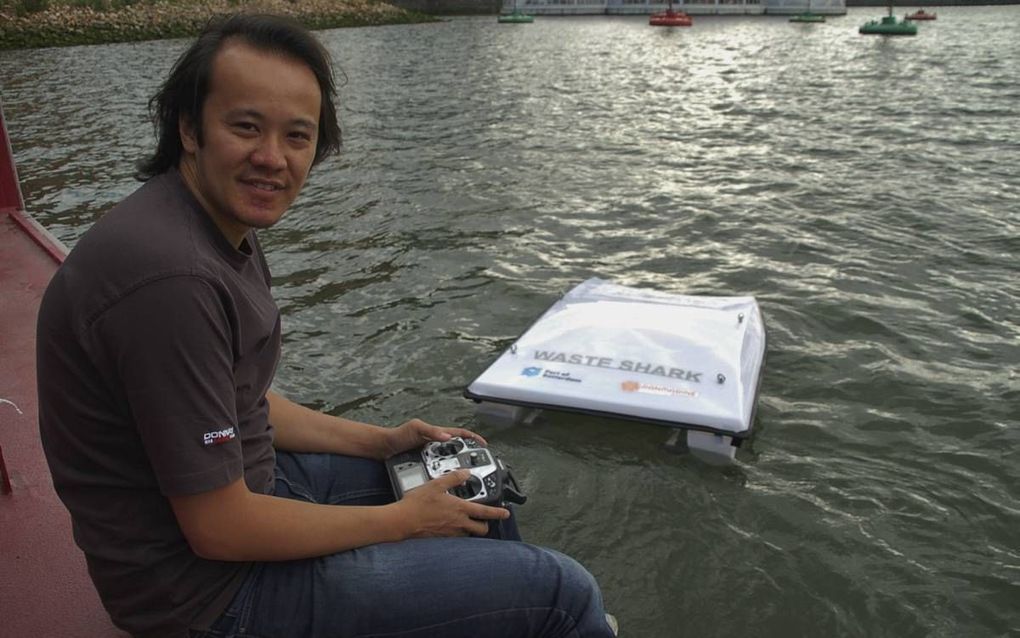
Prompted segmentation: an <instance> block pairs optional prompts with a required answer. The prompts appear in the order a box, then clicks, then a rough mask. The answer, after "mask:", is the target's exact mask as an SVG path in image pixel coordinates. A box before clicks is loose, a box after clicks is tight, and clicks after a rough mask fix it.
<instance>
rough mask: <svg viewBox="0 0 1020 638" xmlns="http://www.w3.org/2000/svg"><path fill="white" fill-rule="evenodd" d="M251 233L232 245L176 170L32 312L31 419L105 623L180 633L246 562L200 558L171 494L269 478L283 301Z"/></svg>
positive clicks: (214, 605) (139, 631)
mask: <svg viewBox="0 0 1020 638" xmlns="http://www.w3.org/2000/svg"><path fill="white" fill-rule="evenodd" d="M269 286H270V275H269V269H268V267H267V265H266V262H265V258H264V256H263V254H262V250H261V248H260V247H259V245H258V241H257V239H256V238H255V234H254V232H249V233H248V235H247V237H246V239H245V241H244V242H243V243H242V245H241V249H240V250H238V249H235V248H234V247H233V246H232V245H231V244H230V243H229V242H228V241H227V240H226V238H225V237H224V236H223V234H222V233H221V232H220V231H219V229H218V228H217V227H216V226H215V224H214V223H213V221H212V220H211V218H210V217H209V216H208V215H207V214H206V213H205V212H204V211H203V210H202V208H201V206H200V205H199V203H198V201H197V200H196V199H195V198H194V197H193V196H192V194H191V193H190V191H188V189H187V188H186V186H185V185H184V183H183V181H182V180H181V177H180V174H179V173H178V172H177V171H171V172H169V173H165V174H163V175H160V176H157V177H155V178H152V179H150V180H149V181H148V182H146V183H145V184H144V185H143V186H142V187H141V188H139V189H138V190H137V191H135V192H134V193H133V194H132V195H130V196H129V197H128V198H127V199H125V200H124V201H123V202H122V203H120V204H119V205H117V206H116V207H114V208H113V209H112V210H111V211H110V212H109V213H107V214H106V215H104V216H103V217H102V218H101V219H100V220H99V221H98V222H96V224H95V225H94V226H93V227H92V228H91V229H89V231H88V232H86V233H85V235H84V236H82V238H81V240H80V241H79V242H78V244H77V245H76V246H75V248H74V250H72V251H71V254H70V255H69V256H68V257H67V260H66V261H65V263H64V264H63V265H62V266H61V267H60V268H59V269H58V270H57V273H56V275H55V276H54V277H53V280H52V281H51V283H50V284H49V287H48V288H47V290H46V294H45V295H44V297H43V301H42V305H41V308H40V311H39V331H38V346H37V350H38V380H39V421H40V430H41V434H42V441H43V448H44V450H45V452H46V458H47V460H48V462H49V466H50V471H51V472H52V474H53V483H54V486H55V488H56V490H57V494H58V495H59V496H60V498H61V500H62V501H63V502H64V504H65V505H66V506H67V509H68V510H69V511H70V513H71V519H72V526H73V530H74V537H75V541H76V542H77V543H78V546H79V547H81V549H82V550H83V551H84V552H85V556H86V559H87V562H88V567H89V573H90V575H91V577H92V580H93V582H94V583H95V585H96V589H97V590H98V592H99V595H100V598H101V599H102V600H103V604H104V605H105V606H106V609H107V611H109V613H110V615H111V617H112V618H113V620H114V622H115V624H117V625H118V626H119V627H121V628H123V629H125V630H127V631H129V632H131V633H132V634H134V635H136V636H144V637H146V638H149V637H153V638H156V637H158V638H164V637H171V636H172V637H177V636H186V635H187V629H188V627H196V628H198V627H204V626H205V625H206V624H207V623H209V622H210V621H211V620H213V619H214V618H215V617H216V616H218V615H219V614H220V613H221V612H222V611H223V609H224V608H225V607H226V605H227V604H228V603H229V601H230V598H231V597H232V596H233V594H234V593H235V591H236V589H237V588H238V587H239V586H240V583H241V581H242V580H243V578H244V575H245V573H246V572H247V570H248V568H249V564H247V563H233V562H220V561H210V560H205V559H202V558H199V557H198V556H196V555H195V554H194V553H193V552H192V551H191V548H190V547H189V546H188V543H187V541H186V540H185V538H184V536H183V534H182V533H181V531H180V528H179V527H178V525H177V520H176V518H175V517H174V514H173V511H172V509H171V507H170V503H169V501H168V500H167V498H166V497H167V496H175V495H187V494H197V493H201V492H206V491H210V490H213V489H217V488H220V487H224V486H226V485H228V484H229V483H231V482H233V481H236V480H238V479H239V478H241V477H242V476H243V477H244V479H245V482H246V483H247V485H248V487H249V488H250V489H251V490H252V491H255V492H260V493H269V492H270V491H271V489H272V475H273V468H274V465H275V455H274V452H273V448H272V439H273V433H272V428H271V426H270V425H269V420H268V415H269V407H268V404H267V402H266V399H265V395H266V392H267V391H268V389H269V386H270V383H271V381H272V378H273V374H274V372H275V369H276V365H277V362H278V360H279V351H280V313H279V310H278V308H277V306H276V304H275V302H274V301H273V298H272V296H271V294H270V290H269Z"/></svg>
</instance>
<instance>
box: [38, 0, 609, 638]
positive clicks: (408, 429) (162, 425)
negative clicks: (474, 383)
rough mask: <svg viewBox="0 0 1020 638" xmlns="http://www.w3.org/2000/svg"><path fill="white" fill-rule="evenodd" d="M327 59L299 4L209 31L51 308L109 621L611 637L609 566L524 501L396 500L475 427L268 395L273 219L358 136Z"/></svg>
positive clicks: (43, 413) (46, 335)
mask: <svg viewBox="0 0 1020 638" xmlns="http://www.w3.org/2000/svg"><path fill="white" fill-rule="evenodd" d="M333 100H334V87H333V80H332V70H331V68H330V63H329V58H328V56H327V54H326V52H325V51H324V49H323V48H322V46H321V45H320V44H319V43H318V41H317V40H316V39H315V38H314V37H313V36H312V35H311V34H309V33H308V32H307V31H305V30H303V29H302V28H300V27H298V26H296V25H294V24H293V23H291V22H289V21H286V20H283V19H281V18H276V17H270V16H256V15H246V16H235V17H232V18H229V19H226V20H223V21H220V22H216V23H214V24H211V25H210V26H209V27H208V28H207V29H206V30H205V31H204V32H203V33H202V34H201V35H200V36H199V38H198V39H197V40H196V42H195V43H194V44H193V45H192V46H191V47H190V48H189V49H188V50H187V51H185V53H184V54H183V55H182V56H181V58H180V59H179V60H178V61H177V63H176V65H175V66H174V68H173V69H172V71H171V73H170V76H169V77H168V79H167V81H166V82H165V83H164V84H163V86H162V87H161V89H160V91H159V93H158V94H157V95H156V96H155V97H154V98H153V101H152V104H151V106H152V107H153V111H154V113H155V120H156V125H157V133H158V140H157V148H156V151H155V153H154V154H153V156H152V157H151V158H149V159H148V160H147V161H146V162H145V163H144V164H143V165H142V167H141V177H142V179H143V181H144V182H145V183H144V185H143V186H142V187H141V188H139V189H138V190H137V191H136V192H135V193H133V194H132V195H130V196H129V197H128V198H127V199H125V200H124V201H123V202H121V203H120V204H118V205H117V206H115V207H114V208H113V209H112V210H110V211H109V212H108V213H107V214H106V215H104V216H103V218H102V219H100V220H99V221H98V222H97V223H96V224H95V225H94V226H93V227H92V228H91V229H90V230H89V231H88V232H87V233H85V235H84V236H83V237H82V238H81V240H80V241H79V242H78V244H77V246H75V248H74V250H73V251H72V252H71V254H70V255H69V256H68V258H67V260H66V262H65V263H64V265H63V266H61V268H60V269H59V270H58V272H57V274H56V275H55V276H54V278H53V281H52V282H51V284H50V286H49V288H48V289H47V291H46V294H45V297H44V299H43V303H42V306H41V309H40V315H39V333H38V374H39V404H40V431H41V435H42V439H43V445H44V449H45V451H46V456H47V460H48V461H49V465H50V469H51V472H52V474H53V480H54V486H55V487H56V489H57V492H58V494H59V495H60V497H61V499H62V500H63V502H64V503H65V505H66V506H67V508H68V510H69V511H70V513H71V518H72V522H73V526H74V534H75V540H76V541H77V543H78V545H79V546H80V547H81V548H82V550H83V551H84V553H85V556H86V559H87V561H88V566H89V573H90V575H91V577H92V579H93V582H94V583H95V585H96V588H97V590H98V591H99V594H100V596H101V598H102V600H103V603H104V605H105V606H106V608H107V610H108V611H109V612H110V615H111V616H112V618H113V620H114V622H115V623H116V624H117V625H118V626H120V627H122V628H124V629H125V630H127V631H129V632H130V633H131V634H132V635H134V636H138V637H145V638H150V637H151V638H195V637H198V636H208V637H219V636H240V635H245V636H248V635H251V636H260V637H262V638H276V637H279V638H302V637H308V638H320V637H322V638H325V637H327V636H328V637H331V638H337V637H347V636H350V637H354V636H383V635H385V636H390V637H397V636H408V637H415V638H426V637H435V638H459V637H464V638H467V637H477V636H487V637H500V636H506V637H507V638H509V637H514V638H523V637H529V636H549V637H554V636H563V637H568V636H569V637H572V638H581V637H589V636H590V637H608V636H611V635H613V633H614V630H613V629H611V628H610V625H609V622H608V621H607V617H606V615H605V613H604V611H603V609H602V602H601V595H600V593H599V590H598V586H597V585H596V583H595V581H594V579H593V578H592V577H591V575H590V574H589V573H588V572H587V571H586V570H585V569H584V568H583V567H581V566H580V565H579V564H578V563H576V562H575V561H573V560H572V559H570V558H568V557H567V556H564V555H562V554H559V553H557V552H555V551H552V550H548V549H544V548H541V547H536V546H533V545H528V544H526V543H523V542H520V538H519V536H518V534H517V529H516V524H515V522H514V519H513V518H512V516H511V513H510V512H509V511H508V510H507V509H504V508H501V507H489V506H485V505H481V504H477V503H469V502H467V501H464V500H462V499H460V498H457V497H455V496H453V495H451V494H450V493H449V490H451V489H452V488H454V487H456V486H458V485H460V484H462V483H463V482H464V481H465V480H466V478H467V475H466V473H464V474H461V473H451V474H450V475H448V476H444V477H442V478H440V479H437V480H435V481H433V482H431V483H428V484H426V485H424V486H422V487H419V488H417V489H415V490H413V491H412V492H410V493H408V494H407V496H406V497H405V498H404V499H402V500H401V501H399V502H394V501H393V496H392V493H391V490H390V485H389V480H388V477H387V474H386V471H385V468H384V465H383V464H382V462H381V461H382V460H383V459H386V458H388V457H390V456H392V455H393V454H397V453H400V452H404V451H407V450H411V449H415V448H417V447H419V446H421V445H422V444H424V443H425V442H428V441H437V440H438V441H442V440H447V439H449V438H450V437H451V436H454V435H458V436H469V437H474V438H477V439H479V440H481V438H480V437H478V436H477V435H475V434H473V433H471V432H469V431H467V430H463V429H459V428H444V427H438V426H434V425H430V424H427V423H424V422H423V421H421V420H418V419H411V420H409V421H407V422H405V423H403V424H401V425H398V426H396V427H380V426H376V425H370V424H366V423H359V422H355V421H351V420H348V419H343V418H339V417H333V416H330V415H326V414H323V413H319V412H316V411H313V410H309V409H307V408H304V407H302V406H300V405H298V404H295V403H293V402H291V401H288V400H287V399H285V398H284V397H282V396H280V395H278V394H276V393H274V392H272V391H271V390H270V386H271V384H272V380H273V375H274V372H275V369H276V365H277V362H278V361H279V355H280V343H281V338H280V313H279V310H278V309H277V306H276V304H275V302H274V301H273V298H272V295H271V293H270V274H269V270H268V267H267V265H266V261H265V257H264V255H263V253H262V249H261V247H260V245H259V242H258V237H257V235H256V232H255V230H256V229H264V228H269V227H271V226H272V225H274V224H275V223H277V222H278V221H279V220H280V218H281V217H282V216H283V215H284V214H285V212H286V211H287V209H288V208H289V207H290V205H291V204H292V203H293V201H294V199H295V198H296V197H297V195H298V193H299V192H300V191H301V187H302V186H303V185H304V182H305V179H306V178H307V176H308V172H309V171H310V170H311V168H312V166H313V165H314V164H316V163H317V162H319V161H321V160H323V159H324V158H325V157H327V156H328V155H330V154H331V153H333V152H335V151H336V150H337V149H338V147H339V141H340V130H339V127H338V125H337V120H336V114H335V109H334V102H333Z"/></svg>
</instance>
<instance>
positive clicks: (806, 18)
mask: <svg viewBox="0 0 1020 638" xmlns="http://www.w3.org/2000/svg"><path fill="white" fill-rule="evenodd" d="M790 22H825V16H823V15H819V14H817V13H811V12H810V11H805V12H804V13H798V14H797V15H795V16H792V17H791V18H790Z"/></svg>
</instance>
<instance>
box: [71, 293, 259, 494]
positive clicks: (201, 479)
mask: <svg viewBox="0 0 1020 638" xmlns="http://www.w3.org/2000/svg"><path fill="white" fill-rule="evenodd" d="M232 321H233V313H232V311H231V308H230V307H229V301H228V298H227V297H226V296H225V295H221V294H219V293H218V292H217V289H216V288H215V287H214V286H213V285H212V284H211V283H210V282H208V281H206V280H204V279H202V278H200V277H195V276H173V277H167V278H163V279H159V280H156V281H153V282H149V283H146V284H144V285H143V286H141V287H139V288H136V289H134V290H133V291H131V292H130V293H129V294H127V295H125V296H124V297H122V298H121V299H119V300H118V301H117V302H116V303H114V304H113V305H112V306H110V307H109V308H107V309H106V310H105V311H104V312H103V313H102V314H100V315H99V316H98V317H97V318H96V319H95V321H93V322H92V324H91V325H90V326H89V328H88V329H87V334H86V336H87V339H88V341H89V342H90V344H91V345H92V347H93V348H94V349H95V350H97V351H98V352H100V353H101V355H102V356H101V359H102V360H103V361H104V362H105V365H107V366H109V367H110V368H111V369H110V370H109V371H108V372H109V373H111V374H110V376H111V377H112V378H114V379H117V380H118V382H119V383H118V385H119V386H120V390H121V391H122V392H123V396H122V397H121V398H122V400H123V401H125V402H126V404H127V405H126V408H127V409H128V411H129V412H130V414H131V415H132V417H133V419H134V422H135V425H136V427H137V431H138V435H139V437H140V438H141V441H142V445H143V446H144V448H145V451H146V453H147V454H148V457H149V462H150V464H151V465H152V469H153V471H154V473H155V476H156V480H157V482H158V484H159V488H160V491H161V492H162V493H163V494H164V495H166V496H175V495H184V494H196V493H201V492H206V491H210V490H213V489H217V488H219V487H223V486H225V485H228V484H230V483H232V482H233V481H236V480H237V479H239V478H240V477H241V476H242V475H243V471H244V463H243V459H242V455H241V443H240V432H238V430H237V427H238V425H237V415H236V407H235V384H234V373H233V365H234V355H233V344H234V338H233V335H234V333H235V331H236V326H233V325H232Z"/></svg>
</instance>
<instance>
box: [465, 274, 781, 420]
mask: <svg viewBox="0 0 1020 638" xmlns="http://www.w3.org/2000/svg"><path fill="white" fill-rule="evenodd" d="M764 357H765V330H764V326H763V324H762V318H761V313H760V311H759V309H758V303H757V302H756V301H755V299H754V298H753V297H708V296H685V295H674V294H667V293H663V292H657V291H652V290H644V289H638V288H631V287H627V286H621V285H617V284H613V283H609V282H606V281H603V280H601V279H589V280H588V281H585V282H584V283H582V284H580V285H578V286H576V287H575V288H574V289H572V290H571V291H570V292H568V293H567V294H566V295H564V296H563V297H562V298H561V299H560V300H559V301H557V302H556V303H554V304H553V305H552V307H550V308H549V309H548V310H547V311H546V312H545V313H544V314H543V315H542V316H541V317H540V318H539V319H538V321H536V322H535V323H534V324H532V326H531V327H530V328H528V330H527V331H526V332H525V333H524V334H523V335H521V337H520V338H519V339H517V341H516V342H515V343H514V344H513V345H512V346H511V347H510V348H509V349H508V350H507V351H505V352H504V353H503V354H502V355H500V357H499V358H498V359H497V360H496V361H495V362H494V363H493V364H492V365H490V366H489V368H488V369H487V370H485V372H483V373H482V374H481V375H480V376H479V377H478V378H477V379H475V380H474V381H473V382H472V383H471V384H470V385H469V386H468V388H467V390H466V391H465V396H467V397H468V398H471V399H475V400H478V401H484V402H493V403H501V404H508V405H520V406H529V407H539V408H548V409H550V410H557V409H559V410H568V411H575V412H585V413H592V414H601V415H607V416H616V417H622V418H628V419H637V420H646V421H653V422H658V423H662V424H665V425H672V426H676V427H682V428H695V429H702V430H708V431H711V432H716V433H720V434H726V435H731V436H736V437H738V438H743V437H746V436H748V435H749V434H750V429H751V424H752V420H753V418H754V410H755V405H756V402H757V394H758V386H759V382H760V378H761V373H762V367H763V362H764Z"/></svg>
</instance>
